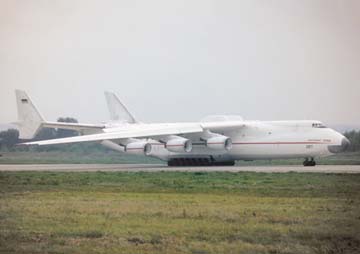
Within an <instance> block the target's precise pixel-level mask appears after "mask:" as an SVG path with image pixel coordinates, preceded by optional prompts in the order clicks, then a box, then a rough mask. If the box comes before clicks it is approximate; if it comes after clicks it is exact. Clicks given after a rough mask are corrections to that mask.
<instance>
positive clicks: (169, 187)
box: [0, 172, 360, 254]
mask: <svg viewBox="0 0 360 254" xmlns="http://www.w3.org/2000/svg"><path fill="white" fill-rule="evenodd" d="M0 253H193V254H206V253H301V254H305V253H360V175H350V174H349V175H347V174H315V173H311V174H310V173H286V174H279V173H274V174H266V173H246V172H242V173H220V172H219V173H216V172H213V173H205V172H198V173H185V172H158V173H142V172H138V173H124V172H122V173H118V172H107V173H104V172H95V173H51V172H36V173H35V172H17V173H15V172H0Z"/></svg>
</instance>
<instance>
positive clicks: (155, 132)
mask: <svg viewBox="0 0 360 254" xmlns="http://www.w3.org/2000/svg"><path fill="white" fill-rule="evenodd" d="M202 132H203V128H202V127H201V126H200V125H192V126H179V127H177V126H171V127H162V128H151V129H138V128H137V129H133V130H132V129H128V130H123V131H114V132H106V133H100V134H91V135H83V136H76V137H70V138H60V139H51V140H43V141H34V142H26V143H22V144H23V145H40V146H41V145H55V144H69V143H79V142H90V141H103V140H119V139H127V138H156V137H161V136H167V135H182V134H190V133H193V134H195V133H202Z"/></svg>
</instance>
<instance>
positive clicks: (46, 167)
mask: <svg viewBox="0 0 360 254" xmlns="http://www.w3.org/2000/svg"><path fill="white" fill-rule="evenodd" d="M0 171H56V172H96V171H119V172H122V171H134V172H138V171H148V172H156V171H184V172H193V171H208V172H212V171H224V172H241V171H244V172H245V171H250V172H267V173H272V172H280V173H281V172H316V173H360V165H356V166H316V167H303V166H256V167H255V166H233V167H231V166H230V167H222V166H220V167H167V166H165V165H153V164H152V165H150V164H146V165H145V164H40V165H0Z"/></svg>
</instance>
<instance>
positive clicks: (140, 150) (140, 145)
mask: <svg viewBox="0 0 360 254" xmlns="http://www.w3.org/2000/svg"><path fill="white" fill-rule="evenodd" d="M151 151H152V146H151V144H149V143H147V142H143V141H139V142H131V143H129V144H127V145H126V146H125V152H127V153H130V154H139V155H144V154H145V155H150V154H151Z"/></svg>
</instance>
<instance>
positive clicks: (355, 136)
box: [344, 130, 360, 152]
mask: <svg viewBox="0 0 360 254" xmlns="http://www.w3.org/2000/svg"><path fill="white" fill-rule="evenodd" d="M344 136H345V137H347V138H348V139H349V141H350V142H351V144H350V147H349V151H352V152H354V151H360V130H359V131H355V130H352V131H347V132H345V133H344Z"/></svg>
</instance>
